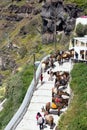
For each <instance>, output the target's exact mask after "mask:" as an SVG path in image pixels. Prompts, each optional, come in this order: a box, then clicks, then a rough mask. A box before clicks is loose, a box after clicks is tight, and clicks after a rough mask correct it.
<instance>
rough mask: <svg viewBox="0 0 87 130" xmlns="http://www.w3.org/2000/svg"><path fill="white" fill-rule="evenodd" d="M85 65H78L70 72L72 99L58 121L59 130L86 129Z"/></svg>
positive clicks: (86, 67)
mask: <svg viewBox="0 0 87 130" xmlns="http://www.w3.org/2000/svg"><path fill="white" fill-rule="evenodd" d="M86 70H87V65H86V64H85V63H78V64H75V65H74V68H73V70H72V72H71V76H72V81H71V83H70V86H71V89H72V91H73V93H74V97H73V99H72V101H71V104H70V106H69V108H68V110H67V112H66V113H65V114H64V115H63V116H62V117H61V120H60V121H59V125H58V129H59V130H86V129H87V121H86V120H87V71H86Z"/></svg>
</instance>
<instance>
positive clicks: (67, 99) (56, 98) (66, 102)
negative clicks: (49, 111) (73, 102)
mask: <svg viewBox="0 0 87 130" xmlns="http://www.w3.org/2000/svg"><path fill="white" fill-rule="evenodd" d="M68 101H69V98H66V99H64V98H62V97H57V96H55V97H52V102H54V103H55V104H57V103H63V104H64V105H65V106H68Z"/></svg>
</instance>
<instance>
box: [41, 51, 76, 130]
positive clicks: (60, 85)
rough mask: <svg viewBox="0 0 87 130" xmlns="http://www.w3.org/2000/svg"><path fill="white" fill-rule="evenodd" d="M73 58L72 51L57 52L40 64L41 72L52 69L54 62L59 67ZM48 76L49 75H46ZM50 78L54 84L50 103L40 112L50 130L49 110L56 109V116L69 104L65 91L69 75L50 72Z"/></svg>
mask: <svg viewBox="0 0 87 130" xmlns="http://www.w3.org/2000/svg"><path fill="white" fill-rule="evenodd" d="M73 56H74V51H73V50H70V51H57V52H56V53H54V54H51V55H50V57H48V58H47V59H46V60H44V61H43V62H42V64H44V65H42V67H43V66H44V67H43V68H42V69H43V71H47V70H48V68H50V67H51V68H54V67H55V64H54V62H55V61H58V63H59V65H62V64H63V63H64V62H66V61H69V60H70V59H71V58H73ZM48 74H49V75H50V73H48ZM51 76H55V77H56V78H55V84H54V87H53V88H52V101H51V102H47V103H46V105H45V106H44V107H43V108H42V112H44V117H45V120H46V123H48V124H49V125H50V128H52V126H53V124H54V118H53V116H52V112H51V111H50V109H57V114H58V116H59V115H60V114H61V109H62V108H65V107H67V106H68V104H69V97H70V94H69V93H67V92H66V91H65V88H67V85H68V82H69V79H70V74H69V72H66V71H56V72H53V71H51ZM63 95H66V97H67V98H64V96H63Z"/></svg>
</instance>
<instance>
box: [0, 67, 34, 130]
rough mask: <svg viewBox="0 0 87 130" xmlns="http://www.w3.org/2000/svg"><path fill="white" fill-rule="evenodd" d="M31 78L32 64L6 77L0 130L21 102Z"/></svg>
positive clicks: (0, 114)
mask: <svg viewBox="0 0 87 130" xmlns="http://www.w3.org/2000/svg"><path fill="white" fill-rule="evenodd" d="M32 78H33V66H30V65H27V66H25V67H24V68H23V70H22V71H21V72H19V73H17V74H15V75H13V76H11V78H9V79H8V82H7V87H6V95H5V96H6V98H7V101H6V103H5V105H4V109H3V110H2V111H1V112H0V130H4V127H5V126H6V125H7V123H8V122H9V121H10V119H11V118H12V116H13V115H14V114H15V112H16V111H17V110H18V108H19V106H20V104H21V103H22V101H23V99H24V96H25V94H26V91H27V89H28V87H29V84H30V83H31V81H32Z"/></svg>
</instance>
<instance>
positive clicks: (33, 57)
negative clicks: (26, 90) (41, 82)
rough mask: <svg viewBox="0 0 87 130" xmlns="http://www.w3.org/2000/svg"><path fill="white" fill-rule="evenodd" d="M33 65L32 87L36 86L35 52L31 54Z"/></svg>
mask: <svg viewBox="0 0 87 130" xmlns="http://www.w3.org/2000/svg"><path fill="white" fill-rule="evenodd" d="M33 66H34V88H35V87H36V66H35V53H34V54H33Z"/></svg>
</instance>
